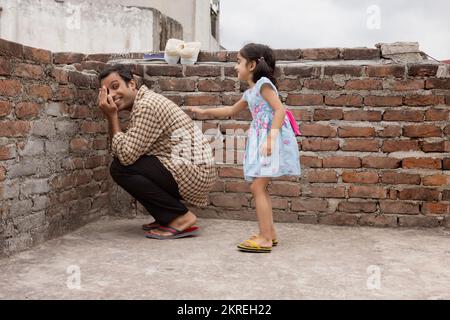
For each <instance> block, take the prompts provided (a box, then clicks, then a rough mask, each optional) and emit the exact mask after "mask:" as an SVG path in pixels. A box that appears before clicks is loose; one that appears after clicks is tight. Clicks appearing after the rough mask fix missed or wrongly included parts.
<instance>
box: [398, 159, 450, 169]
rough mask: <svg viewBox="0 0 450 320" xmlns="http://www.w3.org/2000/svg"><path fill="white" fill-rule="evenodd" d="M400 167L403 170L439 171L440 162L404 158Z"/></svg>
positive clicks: (438, 160)
mask: <svg viewBox="0 0 450 320" xmlns="http://www.w3.org/2000/svg"><path fill="white" fill-rule="evenodd" d="M402 166H403V168H405V169H415V168H422V169H441V168H442V160H441V159H432V158H405V159H403V161H402Z"/></svg>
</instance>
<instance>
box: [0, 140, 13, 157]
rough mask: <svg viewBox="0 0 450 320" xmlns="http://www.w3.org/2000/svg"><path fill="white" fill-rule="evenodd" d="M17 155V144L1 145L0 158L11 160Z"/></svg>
mask: <svg viewBox="0 0 450 320" xmlns="http://www.w3.org/2000/svg"><path fill="white" fill-rule="evenodd" d="M15 157H16V145H14V144H10V145H0V160H9V159H13V158H15Z"/></svg>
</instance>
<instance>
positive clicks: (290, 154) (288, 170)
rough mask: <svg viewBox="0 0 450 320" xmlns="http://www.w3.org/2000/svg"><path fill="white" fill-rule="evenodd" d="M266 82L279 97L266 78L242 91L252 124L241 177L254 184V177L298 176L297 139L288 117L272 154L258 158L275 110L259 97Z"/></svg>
mask: <svg viewBox="0 0 450 320" xmlns="http://www.w3.org/2000/svg"><path fill="white" fill-rule="evenodd" d="M265 83H268V84H269V85H271V86H272V87H273V89H274V90H275V92H276V93H277V94H278V90H277V88H276V87H275V85H274V84H273V83H272V82H271V81H270V80H269V79H268V78H266V77H262V78H261V79H259V80H258V81H257V82H256V83H255V85H254V86H253V87H252V88H250V89H247V90H246V91H245V92H244V96H243V99H244V100H245V101H247V104H248V107H249V109H250V112H251V113H252V117H253V121H252V123H251V125H250V129H249V131H248V138H247V145H246V148H245V155H244V160H243V165H244V177H245V180H247V181H253V179H254V178H255V177H280V176H286V175H288V176H299V175H300V174H301V169H300V157H299V151H298V144H297V138H296V137H295V134H294V131H293V130H292V127H291V124H290V122H289V119H288V117H287V116H286V117H285V118H284V123H283V126H282V127H281V130H280V133H279V134H278V137H277V141H275V146H274V148H273V149H272V155H271V156H269V157H264V156H262V155H261V152H260V150H261V145H262V144H263V143H265V141H266V138H267V135H268V134H269V133H270V129H271V128H272V120H273V116H274V110H273V109H272V107H271V106H270V105H269V103H268V102H267V101H266V100H264V98H263V97H262V96H261V86H262V85H263V84H265Z"/></svg>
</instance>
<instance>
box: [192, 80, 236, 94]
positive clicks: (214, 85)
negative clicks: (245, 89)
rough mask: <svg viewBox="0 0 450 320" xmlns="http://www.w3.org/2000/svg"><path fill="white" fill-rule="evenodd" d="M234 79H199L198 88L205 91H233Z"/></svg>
mask: <svg viewBox="0 0 450 320" xmlns="http://www.w3.org/2000/svg"><path fill="white" fill-rule="evenodd" d="M235 83H236V82H235V81H234V80H230V79H226V80H199V81H198V90H199V91H205V92H223V91H234V86H235Z"/></svg>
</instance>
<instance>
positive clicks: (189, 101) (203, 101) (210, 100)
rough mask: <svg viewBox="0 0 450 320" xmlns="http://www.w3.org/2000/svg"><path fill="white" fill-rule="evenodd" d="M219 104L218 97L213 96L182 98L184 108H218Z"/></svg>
mask: <svg viewBox="0 0 450 320" xmlns="http://www.w3.org/2000/svg"><path fill="white" fill-rule="evenodd" d="M221 103H222V101H221V98H220V96H215V95H207V94H206V95H205V94H202V95H195V96H185V97H184V105H186V106H218V105H220V104H221Z"/></svg>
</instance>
